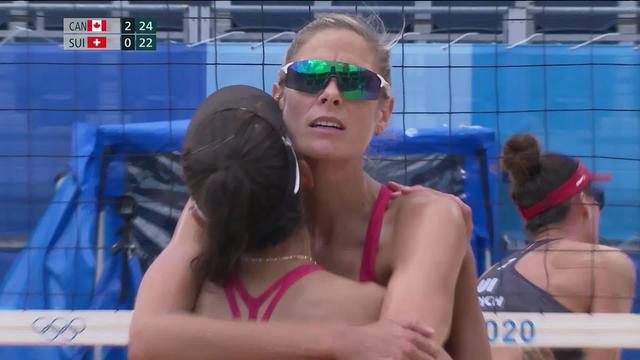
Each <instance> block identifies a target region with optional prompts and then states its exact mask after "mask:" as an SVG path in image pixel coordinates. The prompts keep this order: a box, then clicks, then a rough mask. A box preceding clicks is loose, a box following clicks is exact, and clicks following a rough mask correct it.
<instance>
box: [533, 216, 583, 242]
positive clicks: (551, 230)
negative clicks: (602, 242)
mask: <svg viewBox="0 0 640 360" xmlns="http://www.w3.org/2000/svg"><path fill="white" fill-rule="evenodd" d="M581 234H582V232H580V228H579V225H577V224H576V222H575V221H572V220H571V219H566V220H565V221H563V222H561V223H556V224H551V225H549V226H547V227H544V228H542V229H541V230H539V231H538V232H537V233H536V234H535V237H534V241H539V240H545V239H566V240H573V241H580V242H591V241H589V239H587V236H582V235H581Z"/></svg>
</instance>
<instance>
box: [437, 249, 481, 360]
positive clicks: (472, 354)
mask: <svg viewBox="0 0 640 360" xmlns="http://www.w3.org/2000/svg"><path fill="white" fill-rule="evenodd" d="M477 284H478V278H477V273H476V263H475V259H474V257H473V251H472V249H471V245H468V246H467V253H466V255H465V257H464V260H463V262H462V268H461V269H460V275H459V276H458V280H457V283H456V292H455V302H454V308H453V323H452V324H451V334H450V336H449V339H448V340H447V344H446V346H445V349H446V350H447V351H448V352H449V354H451V357H452V358H454V359H456V360H477V359H491V347H490V346H489V341H488V340H487V339H488V336H487V330H486V326H485V323H484V316H483V315H482V311H481V309H480V303H479V302H478V294H477V292H476V287H477Z"/></svg>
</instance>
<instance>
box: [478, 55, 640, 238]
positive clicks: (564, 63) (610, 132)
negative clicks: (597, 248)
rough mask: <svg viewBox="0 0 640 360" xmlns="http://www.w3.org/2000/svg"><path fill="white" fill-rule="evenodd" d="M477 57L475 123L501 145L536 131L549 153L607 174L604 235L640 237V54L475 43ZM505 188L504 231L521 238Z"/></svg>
mask: <svg viewBox="0 0 640 360" xmlns="http://www.w3.org/2000/svg"><path fill="white" fill-rule="evenodd" d="M473 53H474V61H473V62H474V66H483V67H482V68H476V69H474V71H473V94H474V96H475V95H476V94H477V99H478V101H477V102H475V103H474V104H475V107H474V111H475V112H476V113H474V114H473V120H472V122H473V123H474V124H478V125H483V126H487V127H490V128H493V129H496V132H497V135H498V137H499V139H498V140H499V142H502V141H504V140H505V139H506V138H507V137H509V136H510V135H511V134H513V133H515V132H522V131H526V132H532V133H534V134H536V135H537V136H538V137H539V139H540V140H541V141H542V143H543V145H544V148H545V149H546V150H548V151H556V152H561V153H565V154H569V155H572V156H576V157H580V158H581V160H582V161H584V162H585V164H586V165H587V167H589V168H590V169H591V170H593V171H597V172H606V173H610V174H611V175H612V176H613V181H611V182H607V183H604V184H602V185H603V187H604V188H605V189H606V195H607V206H606V208H605V210H604V212H603V213H602V221H601V231H600V233H601V235H602V237H603V238H604V239H610V240H614V241H630V240H633V241H638V240H640V223H639V222H638V219H639V218H640V207H638V205H640V161H639V160H640V53H639V52H638V51H634V50H633V48H632V47H631V46H620V45H592V46H587V47H583V48H580V49H578V50H575V51H572V50H571V49H570V46H569V45H546V46H542V45H529V46H521V47H517V48H515V49H511V50H509V49H506V48H505V47H504V46H494V45H490V46H482V45H476V46H474V52H473ZM496 65H498V67H495V66H496ZM508 191H509V189H508V184H506V183H502V187H501V191H500V195H501V196H500V200H499V204H497V205H498V208H497V213H498V214H499V219H500V227H499V228H500V231H501V232H502V234H507V235H508V236H510V238H512V239H513V238H518V237H520V238H521V237H522V235H521V230H520V229H521V228H522V223H521V220H520V217H519V215H517V212H516V211H515V209H514V208H513V206H512V205H511V201H510V199H509V195H508ZM623 246H625V245H623ZM636 246H637V243H636Z"/></svg>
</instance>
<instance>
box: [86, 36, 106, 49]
mask: <svg viewBox="0 0 640 360" xmlns="http://www.w3.org/2000/svg"><path fill="white" fill-rule="evenodd" d="M87 47H88V48H90V49H106V48H107V37H106V36H87Z"/></svg>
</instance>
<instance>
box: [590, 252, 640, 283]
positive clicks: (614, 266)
mask: <svg viewBox="0 0 640 360" xmlns="http://www.w3.org/2000/svg"><path fill="white" fill-rule="evenodd" d="M596 254H597V255H596V257H595V258H596V261H595V262H596V266H597V267H598V269H602V270H604V271H606V272H609V273H611V275H616V276H621V277H626V278H629V279H635V273H636V269H635V266H634V264H633V260H631V257H630V256H629V255H627V254H626V253H625V252H624V251H622V250H620V249H616V248H614V247H610V246H606V245H596Z"/></svg>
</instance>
